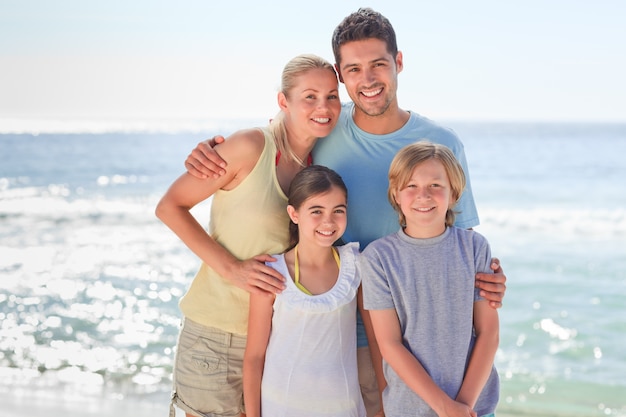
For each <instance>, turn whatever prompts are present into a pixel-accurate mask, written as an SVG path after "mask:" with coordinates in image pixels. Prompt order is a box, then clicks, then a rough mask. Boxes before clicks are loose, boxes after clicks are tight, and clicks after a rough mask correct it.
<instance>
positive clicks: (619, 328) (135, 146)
mask: <svg viewBox="0 0 626 417" xmlns="http://www.w3.org/2000/svg"><path fill="white" fill-rule="evenodd" d="M447 126H450V127H452V128H453V129H454V130H455V131H456V132H457V133H458V134H459V136H460V137H461V139H462V140H463V142H464V143H465V147H466V154H467V158H468V162H469V166H470V176H471V181H472V187H473V190H474V195H475V199H476V201H477V205H478V209H479V214H480V217H481V225H480V226H478V227H477V228H476V230H477V231H479V232H480V233H482V234H483V235H485V236H486V237H487V238H488V239H489V241H490V243H491V246H492V252H493V254H494V255H495V256H497V257H498V258H500V260H501V262H502V266H503V268H504V271H505V273H506V275H507V278H508V280H507V293H506V298H505V300H504V306H503V307H502V308H501V309H500V320H501V336H500V348H499V350H498V353H497V357H496V367H497V369H498V371H499V374H500V378H501V400H500V404H499V406H498V411H497V414H498V415H500V416H523V415H533V416H626V350H625V349H624V340H625V335H626V302H625V301H624V300H625V299H626V162H624V155H626V125H625V124H573V123H570V124H559V123H538V124H531V123H447ZM214 133H223V134H227V133H230V132H229V131H219V130H216V131H215V132H213V131H206V132H200V133H197V132H196V133H154V132H153V133H137V132H133V133H73V134H60V133H55V134H45V133H40V134H37V135H32V134H0V323H1V324H0V399H1V403H2V406H1V407H0V415H3V416H4V415H6V416H8V415H16V414H18V413H19V414H24V415H30V416H35V417H36V416H44V415H45V416H48V417H50V416H52V417H56V416H63V417H73V416H79V415H81V416H83V415H88V416H89V415H91V416H110V415H116V416H120V417H124V416H131V415H133V416H144V415H145V416H148V415H150V416H153V415H166V414H167V412H168V405H169V391H170V384H171V371H172V361H173V348H174V346H175V344H176V337H177V334H178V328H179V324H180V317H181V315H180V312H179V310H178V305H177V303H178V300H179V298H180V297H181V296H182V295H183V294H184V292H185V290H186V288H187V286H188V285H189V283H190V281H191V279H192V278H193V275H194V273H195V271H196V269H197V267H198V260H197V259H196V258H195V256H194V255H193V254H192V253H191V252H190V251H189V250H188V249H187V248H186V247H185V246H184V245H183V244H182V243H181V242H180V241H179V240H178V239H177V238H176V236H174V234H173V233H172V232H170V231H169V229H167V228H166V227H165V226H164V225H163V224H162V223H160V222H159V221H158V220H157V219H156V217H155V216H154V208H155V205H156V203H157V201H158V200H159V198H160V197H161V195H162V194H163V193H164V192H165V190H166V189H167V187H168V186H169V184H170V183H171V182H172V181H173V180H174V179H175V178H177V177H178V176H179V175H180V174H181V173H182V172H183V170H184V166H183V161H184V159H185V157H186V156H187V154H188V153H189V151H190V150H191V149H192V148H193V147H194V146H195V145H196V143H197V142H199V141H200V140H203V139H205V138H208V137H211V136H212V135H213V134H214ZM381 198H385V197H384V196H381ZM209 204H210V202H205V203H203V204H201V205H199V206H197V207H196V208H194V210H193V213H194V215H196V216H197V217H198V219H199V220H200V221H201V222H202V223H203V224H206V223H207V221H208V205H209Z"/></svg>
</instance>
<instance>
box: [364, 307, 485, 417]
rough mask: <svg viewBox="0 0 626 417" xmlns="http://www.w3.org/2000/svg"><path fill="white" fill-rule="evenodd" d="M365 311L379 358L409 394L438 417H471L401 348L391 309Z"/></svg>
mask: <svg viewBox="0 0 626 417" xmlns="http://www.w3.org/2000/svg"><path fill="white" fill-rule="evenodd" d="M369 312H370V318H371V320H372V326H373V328H374V333H375V334H376V340H378V346H379V347H380V352H381V354H382V357H383V358H384V359H385V361H387V363H388V364H389V365H390V366H391V368H393V370H394V371H395V372H396V373H397V374H398V376H399V377H400V378H401V379H402V380H403V381H404V383H405V384H407V385H408V386H409V388H411V389H412V390H413V392H415V393H416V394H417V395H419V396H420V397H421V398H422V399H423V400H424V401H425V402H426V403H427V404H428V405H429V406H430V407H431V408H432V409H433V410H435V412H436V413H437V414H438V415H439V416H441V417H443V416H446V417H448V416H472V415H473V416H475V413H474V412H473V410H471V408H470V407H468V406H467V405H465V404H461V403H459V402H457V401H454V400H452V399H451V398H450V397H448V395H447V394H446V393H445V392H444V391H443V390H442V389H441V388H439V386H438V385H437V384H435V382H434V381H433V380H432V378H431V377H430V375H428V373H427V372H426V370H425V369H424V367H423V366H422V364H421V363H420V362H419V361H418V360H417V358H416V357H415V356H413V354H411V352H410V351H409V350H408V349H407V348H406V347H405V346H404V344H403V343H402V332H401V329H400V322H399V320H398V315H397V314H396V311H395V310H394V309H388V310H370V311H369Z"/></svg>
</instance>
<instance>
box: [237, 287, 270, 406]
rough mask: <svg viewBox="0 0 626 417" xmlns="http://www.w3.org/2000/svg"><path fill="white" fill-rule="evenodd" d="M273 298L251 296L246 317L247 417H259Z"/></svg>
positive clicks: (245, 371)
mask: <svg viewBox="0 0 626 417" xmlns="http://www.w3.org/2000/svg"><path fill="white" fill-rule="evenodd" d="M273 303H274V297H273V296H267V295H261V294H252V295H251V296H250V310H249V316H248V339H247V341H246V352H245V354H244V357H243V396H244V402H245V404H246V416H247V417H260V416H261V381H262V379H263V370H264V368H265V352H266V350H267V344H268V342H269V339H270V331H271V329H272V305H273Z"/></svg>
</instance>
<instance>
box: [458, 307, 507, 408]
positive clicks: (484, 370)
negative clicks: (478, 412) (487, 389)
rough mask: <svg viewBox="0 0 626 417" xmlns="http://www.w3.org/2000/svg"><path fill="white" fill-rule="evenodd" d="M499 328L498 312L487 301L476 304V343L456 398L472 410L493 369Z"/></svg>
mask: <svg viewBox="0 0 626 417" xmlns="http://www.w3.org/2000/svg"><path fill="white" fill-rule="evenodd" d="M499 326H500V325H499V318H498V311H497V310H495V309H493V308H491V307H490V306H489V305H488V302H487V301H486V300H480V301H477V302H475V303H474V329H475V332H476V343H475V344H474V349H473V350H472V353H471V355H470V360H469V363H468V366H467V370H466V371H465V377H464V378H463V384H462V385H461V389H460V390H459V393H458V395H457V397H456V400H457V401H459V402H462V403H463V404H467V405H468V406H470V407H472V408H474V406H475V405H476V401H477V400H478V396H479V395H480V393H481V391H482V390H483V388H484V386H485V384H486V383H487V380H488V379H489V375H490V373H491V369H492V367H493V361H494V358H495V356H496V351H497V350H498V343H499V338H500V331H499Z"/></svg>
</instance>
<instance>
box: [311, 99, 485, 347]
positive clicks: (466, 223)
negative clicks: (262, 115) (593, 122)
mask: <svg viewBox="0 0 626 417" xmlns="http://www.w3.org/2000/svg"><path fill="white" fill-rule="evenodd" d="M353 110H354V103H352V102H349V103H343V105H342V108H341V114H340V116H339V121H338V122H337V126H336V127H335V129H334V130H333V131H332V132H331V134H330V135H328V136H327V137H325V138H321V139H320V140H318V141H317V144H316V145H315V148H314V149H313V161H314V162H315V163H316V164H318V165H324V166H327V167H329V168H331V169H333V170H335V171H337V173H338V174H339V175H341V177H342V178H343V180H344V182H345V183H346V186H347V187H348V227H347V228H346V232H345V233H344V235H343V240H344V241H345V242H359V243H360V245H361V250H363V249H364V248H365V247H366V246H367V245H368V244H369V243H370V242H372V241H373V240H376V239H378V238H381V237H383V236H387V235H389V234H391V233H393V232H395V231H396V230H398V227H400V224H399V223H398V215H397V213H396V212H395V210H394V209H393V207H391V204H389V201H388V200H387V187H388V186H389V181H388V179H387V174H388V171H389V165H390V164H391V160H392V159H393V157H394V156H395V155H396V153H398V151H399V150H400V149H402V148H403V147H404V146H406V145H408V144H411V143H414V142H418V141H420V140H428V141H430V142H434V143H439V144H442V145H445V146H447V147H449V148H450V149H451V150H452V152H453V153H454V155H455V156H456V158H457V159H458V160H459V162H460V163H461V166H462V167H463V171H464V172H465V177H466V179H467V185H466V187H465V191H464V192H463V194H462V196H461V199H460V200H459V202H458V204H457V205H456V208H455V210H456V211H458V212H460V213H458V214H457V215H456V222H455V226H457V227H460V228H463V229H469V228H472V227H475V226H477V225H478V224H479V220H478V212H477V210H476V204H475V203H474V196H473V195H472V187H471V184H470V180H469V171H468V168H467V160H466V158H465V151H464V148H463V143H462V142H461V141H460V140H459V138H458V137H457V135H456V134H455V133H454V132H453V131H451V130H449V129H446V128H444V127H441V126H439V125H437V124H436V123H434V122H433V121H431V120H429V119H427V118H425V117H422V116H420V115H418V114H417V113H413V112H411V113H410V117H409V120H408V121H407V123H406V124H405V125H404V126H403V127H402V128H400V129H399V130H397V131H395V132H393V133H389V134H386V135H373V134H371V133H367V132H365V131H364V130H362V129H360V128H359V127H357V125H356V124H355V123H354V120H353V118H352V113H353ZM357 343H358V346H359V347H363V346H367V344H368V343H367V337H366V336H365V330H364V328H363V322H362V320H361V317H360V315H359V317H358V321H357Z"/></svg>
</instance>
